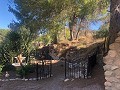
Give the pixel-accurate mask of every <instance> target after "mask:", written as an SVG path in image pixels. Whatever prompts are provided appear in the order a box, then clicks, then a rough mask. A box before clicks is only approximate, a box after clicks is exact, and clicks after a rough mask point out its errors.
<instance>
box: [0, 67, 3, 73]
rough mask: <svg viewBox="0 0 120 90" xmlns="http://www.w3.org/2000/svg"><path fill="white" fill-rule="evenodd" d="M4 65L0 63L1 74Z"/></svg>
mask: <svg viewBox="0 0 120 90" xmlns="http://www.w3.org/2000/svg"><path fill="white" fill-rule="evenodd" d="M2 69H3V65H0V74H1V73H2Z"/></svg>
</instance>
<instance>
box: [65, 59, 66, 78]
mask: <svg viewBox="0 0 120 90" xmlns="http://www.w3.org/2000/svg"><path fill="white" fill-rule="evenodd" d="M65 79H66V59H65Z"/></svg>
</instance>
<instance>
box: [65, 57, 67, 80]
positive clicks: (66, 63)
mask: <svg viewBox="0 0 120 90" xmlns="http://www.w3.org/2000/svg"><path fill="white" fill-rule="evenodd" d="M66 64H67V63H66V59H65V79H66V78H67V77H66V71H67V70H66V66H67V65H66Z"/></svg>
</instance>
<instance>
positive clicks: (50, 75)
mask: <svg viewBox="0 0 120 90" xmlns="http://www.w3.org/2000/svg"><path fill="white" fill-rule="evenodd" d="M51 76H52V60H50V77H51Z"/></svg>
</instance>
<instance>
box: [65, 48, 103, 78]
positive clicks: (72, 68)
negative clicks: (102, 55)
mask: <svg viewBox="0 0 120 90" xmlns="http://www.w3.org/2000/svg"><path fill="white" fill-rule="evenodd" d="M100 47H101V46H100ZM100 47H96V48H94V49H92V50H91V51H90V52H89V53H88V54H86V55H84V56H83V57H81V56H79V58H78V59H72V60H67V59H66V60H65V78H90V77H91V74H92V69H93V67H94V66H95V65H96V62H97V57H98V54H99V49H100Z"/></svg>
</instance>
